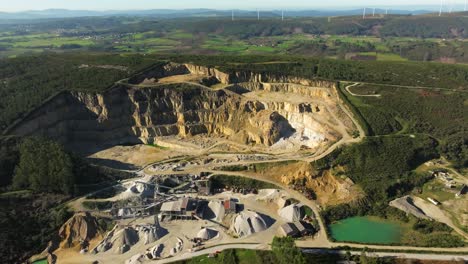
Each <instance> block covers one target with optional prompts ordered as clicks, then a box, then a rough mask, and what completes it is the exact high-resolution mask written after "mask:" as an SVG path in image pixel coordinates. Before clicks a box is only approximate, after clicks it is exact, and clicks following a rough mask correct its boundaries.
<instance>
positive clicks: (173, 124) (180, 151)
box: [8, 63, 359, 167]
mask: <svg viewBox="0 0 468 264" xmlns="http://www.w3.org/2000/svg"><path fill="white" fill-rule="evenodd" d="M336 89H337V88H336V83H334V82H329V81H322V80H308V79H304V78H297V77H288V76H278V75H272V74H267V73H254V72H233V73H223V72H221V71H219V70H217V69H215V68H208V67H201V66H195V65H190V64H174V63H168V64H165V65H158V66H155V67H153V68H150V69H148V70H146V71H144V72H142V73H140V74H138V75H136V76H134V77H132V78H129V79H128V80H122V81H120V82H118V83H116V84H115V85H114V86H113V87H111V88H109V89H108V90H106V91H105V92H103V93H86V92H62V93H60V94H58V95H56V96H55V97H53V98H51V99H49V100H48V101H47V102H45V103H44V104H43V105H42V106H40V107H38V108H37V109H36V110H34V111H32V112H31V113H29V114H28V115H27V116H26V117H25V118H24V119H23V120H21V121H20V122H18V123H16V124H15V125H14V126H12V127H10V128H9V130H8V134H14V135H21V136H24V135H42V136H47V137H49V138H54V139H56V140H59V141H60V142H62V143H64V144H65V145H66V146H68V147H70V148H72V149H73V150H75V151H79V152H82V153H86V154H90V155H92V157H94V158H96V161H99V160H100V159H105V160H108V161H109V160H115V161H116V162H115V163H116V164H118V163H120V164H136V166H137V167H138V166H142V165H146V164H149V163H152V162H156V161H158V160H165V159H168V158H171V157H175V156H196V157H200V156H203V155H209V154H213V153H217V154H218V156H219V153H225V154H226V157H227V158H231V157H232V155H231V154H234V153H235V154H242V153H249V154H251V153H257V154H264V155H266V156H268V157H267V158H268V159H285V158H293V157H294V158H307V157H311V156H318V155H320V154H321V153H323V152H325V151H327V150H328V149H329V148H330V147H331V146H333V145H334V144H336V143H337V142H346V141H353V140H354V139H353V135H354V137H357V135H359V128H358V127H356V125H355V124H354V122H353V121H352V116H351V115H350V114H349V112H348V111H347V110H346V109H345V108H344V107H343V106H342V104H341V103H340V98H339V96H338V94H337V91H336ZM137 144H151V145H154V146H157V147H159V148H158V151H157V152H158V153H157V154H155V153H148V155H145V156H149V157H144V158H142V159H141V160H138V161H135V160H134V161H131V160H128V158H129V157H128V155H126V154H125V153H126V151H130V152H133V153H134V152H139V151H140V150H141V148H137V151H134V150H135V147H133V146H131V147H128V146H129V145H137ZM116 146H117V148H119V146H120V150H116V151H118V152H119V154H118V155H114V154H115V152H114V151H112V148H114V147H116ZM121 146H124V147H123V148H122V147H121ZM100 151H104V152H102V153H100ZM143 151H148V150H143ZM148 152H151V151H148ZM153 152H156V151H153ZM120 153H122V154H120ZM93 155H94V156H93ZM136 155H138V154H136ZM130 156H132V155H130ZM126 158H127V159H126ZM106 165H109V164H106Z"/></svg>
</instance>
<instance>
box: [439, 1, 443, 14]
mask: <svg viewBox="0 0 468 264" xmlns="http://www.w3.org/2000/svg"><path fill="white" fill-rule="evenodd" d="M443 5H444V0H440V9H439V16H441V15H442V6H443Z"/></svg>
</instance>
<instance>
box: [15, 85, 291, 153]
mask: <svg viewBox="0 0 468 264" xmlns="http://www.w3.org/2000/svg"><path fill="white" fill-rule="evenodd" d="M292 132H293V130H292V128H291V126H290V125H289V124H288V122H287V121H286V119H285V118H284V117H282V116H281V115H279V114H278V113H277V112H276V111H272V110H266V109H263V108H262V107H261V106H259V105H258V104H255V103H252V102H242V101H241V98H240V97H239V96H238V95H236V94H234V93H231V92H229V91H223V90H218V91H214V90H210V89H208V88H203V87H201V86H197V85H191V84H181V85H161V86H158V87H154V88H136V87H127V86H123V85H121V86H118V87H115V88H113V89H111V90H109V91H107V92H105V93H102V94H101V93H79V92H65V93H62V94H60V95H58V96H56V97H55V98H53V99H52V100H50V101H48V102H47V103H45V104H44V105H43V106H41V107H40V108H38V109H37V110H36V111H35V112H34V113H32V114H31V115H30V116H29V117H28V118H26V119H25V120H24V121H23V122H21V123H20V124H19V125H17V126H16V127H15V128H14V129H13V130H12V131H11V133H12V134H16V135H32V134H35V135H41V136H47V137H52V138H56V139H58V140H60V141H62V142H64V143H69V142H70V143H71V142H74V143H77V142H84V141H87V142H96V143H100V144H102V143H104V144H109V145H113V144H124V143H138V142H144V143H150V142H153V141H154V139H155V138H156V137H160V136H170V135H178V136H181V137H187V136H192V135H197V134H214V135H219V136H228V137H230V138H232V139H234V140H237V141H239V142H242V143H250V142H253V143H256V144H264V145H271V144H273V143H274V142H276V141H278V140H279V138H281V137H284V136H288V135H289V134H291V133H292Z"/></svg>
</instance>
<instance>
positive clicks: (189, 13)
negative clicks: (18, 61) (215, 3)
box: [0, 8, 434, 19]
mask: <svg viewBox="0 0 468 264" xmlns="http://www.w3.org/2000/svg"><path fill="white" fill-rule="evenodd" d="M372 12H373V10H372V8H368V15H372ZM385 12H386V9H384V8H378V9H375V13H376V14H384V13H385ZM432 12H434V10H433V9H415V10H405V9H389V13H390V14H400V15H409V14H413V15H417V14H425V13H432ZM281 13H282V11H281V10H272V11H260V15H261V16H262V17H280V16H281ZM362 13H363V9H362V8H360V9H343V10H332V9H330V10H325V9H324V10H285V11H284V16H285V17H321V16H348V15H361V14H362ZM231 14H232V11H231V10H215V9H203V8H202V9H184V10H176V9H150V10H109V11H93V10H68V9H46V10H32V11H21V12H11V13H10V12H0V19H45V18H71V17H87V16H96V17H97V16H157V17H161V18H177V17H213V16H220V17H225V16H231ZM234 15H235V16H237V17H256V16H257V11H252V10H234Z"/></svg>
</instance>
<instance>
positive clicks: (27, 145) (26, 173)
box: [13, 138, 76, 194]
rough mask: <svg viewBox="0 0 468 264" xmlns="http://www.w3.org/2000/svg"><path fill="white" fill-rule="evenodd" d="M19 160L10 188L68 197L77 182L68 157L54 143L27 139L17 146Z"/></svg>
mask: <svg viewBox="0 0 468 264" xmlns="http://www.w3.org/2000/svg"><path fill="white" fill-rule="evenodd" d="M19 153H20V159H19V163H18V165H17V167H16V169H15V176H14V177H13V188H15V189H31V190H33V191H35V192H49V193H63V194H71V193H72V192H73V186H74V185H75V182H76V176H75V175H74V174H73V162H72V158H71V156H70V155H69V154H68V153H66V152H65V150H64V149H63V147H62V146H61V145H59V144H58V143H56V142H53V141H49V140H46V139H42V138H26V139H24V140H23V142H21V144H20V146H19Z"/></svg>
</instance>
